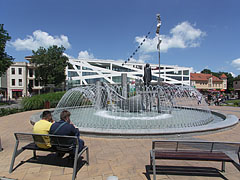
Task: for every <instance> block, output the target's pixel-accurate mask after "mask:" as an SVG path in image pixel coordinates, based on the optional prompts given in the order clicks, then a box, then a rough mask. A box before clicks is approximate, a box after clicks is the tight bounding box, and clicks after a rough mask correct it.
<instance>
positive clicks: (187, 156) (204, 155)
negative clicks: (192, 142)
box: [155, 151, 233, 162]
mask: <svg viewBox="0 0 240 180" xmlns="http://www.w3.org/2000/svg"><path fill="white" fill-rule="evenodd" d="M155 159H176V160H205V161H207V160H209V161H210V160H211V161H228V162H232V161H233V160H232V159H231V158H229V157H228V156H227V155H226V154H225V153H222V152H212V153H211V152H200V151H199V152H198V151H196V152H181V151H177V152H173V151H156V152H155Z"/></svg>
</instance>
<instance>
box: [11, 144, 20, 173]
mask: <svg viewBox="0 0 240 180" xmlns="http://www.w3.org/2000/svg"><path fill="white" fill-rule="evenodd" d="M18 144H19V141H18V140H17V141H16V144H15V148H14V151H13V156H12V161H11V165H10V169H9V173H11V172H12V170H13V166H14V161H15V158H16V157H17V149H18Z"/></svg>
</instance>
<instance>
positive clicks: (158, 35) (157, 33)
mask: <svg viewBox="0 0 240 180" xmlns="http://www.w3.org/2000/svg"><path fill="white" fill-rule="evenodd" d="M156 16H157V22H158V23H157V30H156V36H157V37H158V44H157V49H158V68H159V77H158V83H159V84H160V82H161V76H160V44H161V42H162V40H161V39H160V26H161V24H162V22H161V18H160V14H157V15H156Z"/></svg>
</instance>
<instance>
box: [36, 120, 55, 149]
mask: <svg viewBox="0 0 240 180" xmlns="http://www.w3.org/2000/svg"><path fill="white" fill-rule="evenodd" d="M51 125H52V123H50V122H49V121H47V120H43V119H42V120H40V121H38V122H36V123H35V124H34V126H33V133H35V134H49V131H50V128H51ZM43 140H44V142H45V143H44V142H42V143H37V146H38V147H40V148H44V149H47V148H50V147H51V144H50V139H49V137H48V136H45V137H43ZM40 141H41V140H40Z"/></svg>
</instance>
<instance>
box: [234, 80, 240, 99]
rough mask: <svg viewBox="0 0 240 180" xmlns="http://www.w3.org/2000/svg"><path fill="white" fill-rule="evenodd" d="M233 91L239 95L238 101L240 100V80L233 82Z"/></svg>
mask: <svg viewBox="0 0 240 180" xmlns="http://www.w3.org/2000/svg"><path fill="white" fill-rule="evenodd" d="M233 89H234V92H235V93H237V94H238V99H240V80H236V81H233Z"/></svg>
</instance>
